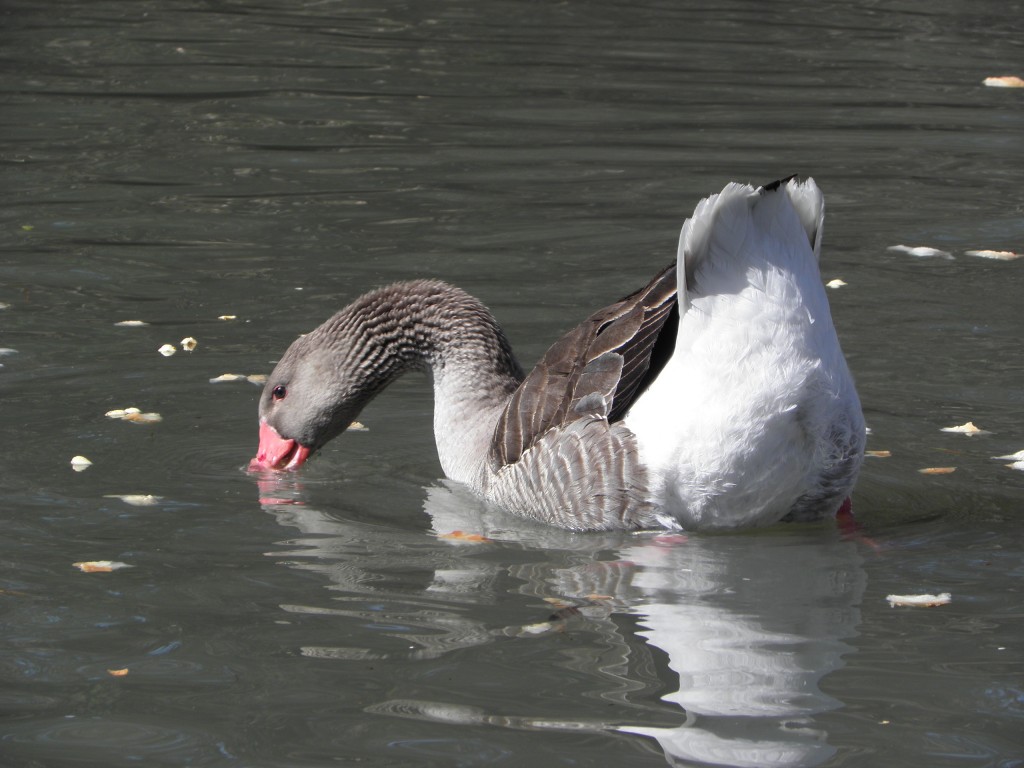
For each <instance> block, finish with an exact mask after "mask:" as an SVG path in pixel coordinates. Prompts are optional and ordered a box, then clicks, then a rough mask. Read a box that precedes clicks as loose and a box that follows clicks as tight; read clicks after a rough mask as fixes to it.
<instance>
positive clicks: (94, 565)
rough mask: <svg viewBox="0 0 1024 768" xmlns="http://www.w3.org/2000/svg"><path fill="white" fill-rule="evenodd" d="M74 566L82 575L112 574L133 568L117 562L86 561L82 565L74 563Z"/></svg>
mask: <svg viewBox="0 0 1024 768" xmlns="http://www.w3.org/2000/svg"><path fill="white" fill-rule="evenodd" d="M72 565H73V566H75V568H77V569H78V570H80V571H81V572H82V573H110V572H111V571H119V570H121V569H122V568H131V567H132V566H130V565H128V563H121V562H118V561H117V560H84V561H82V562H80V563H72Z"/></svg>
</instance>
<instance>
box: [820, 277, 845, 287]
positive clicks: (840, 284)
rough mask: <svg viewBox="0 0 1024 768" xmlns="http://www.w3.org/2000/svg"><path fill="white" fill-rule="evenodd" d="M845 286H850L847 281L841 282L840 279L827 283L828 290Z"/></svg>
mask: <svg viewBox="0 0 1024 768" xmlns="http://www.w3.org/2000/svg"><path fill="white" fill-rule="evenodd" d="M844 285H848V283H847V282H846V281H845V280H840V279H839V278H838V277H837V278H836V279H835V280H829V281H828V282H827V283H825V287H826V288H832V289H833V290H835V289H836V288H842V287H843V286H844Z"/></svg>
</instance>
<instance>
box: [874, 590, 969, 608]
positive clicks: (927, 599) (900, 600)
mask: <svg viewBox="0 0 1024 768" xmlns="http://www.w3.org/2000/svg"><path fill="white" fill-rule="evenodd" d="M885 599H886V600H888V601H889V605H890V606H892V607H893V608H895V607H896V606H898V605H901V606H907V607H911V608H934V607H935V606H938V605H948V604H949V602H950V601H951V600H952V599H953V596H952V595H950V594H949V592H941V593H939V594H937V595H886V596H885Z"/></svg>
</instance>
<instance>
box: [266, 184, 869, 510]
mask: <svg viewBox="0 0 1024 768" xmlns="http://www.w3.org/2000/svg"><path fill="white" fill-rule="evenodd" d="M823 218H824V202H823V199H822V195H821V192H820V190H819V189H818V187H817V186H816V185H815V183H814V181H813V180H811V179H806V180H798V179H796V178H791V179H787V180H784V181H780V182H775V183H774V184H769V185H766V186H764V187H761V188H759V189H755V188H753V187H750V186H747V185H741V184H729V185H728V186H726V187H725V189H724V190H723V191H722V192H721V193H720V194H718V195H714V196H712V197H709V198H707V199H705V200H702V201H701V202H700V204H699V205H697V207H696V209H695V211H694V213H693V216H692V217H691V218H689V219H687V220H686V222H685V223H684V224H683V228H682V232H681V234H680V238H679V247H678V252H677V258H676V261H675V263H673V264H671V265H669V266H668V267H666V268H665V269H663V270H662V271H661V272H659V273H658V274H657V275H656V276H655V277H654V279H653V280H651V282H650V283H649V284H648V285H647V286H645V287H644V288H642V289H641V290H639V291H637V292H635V293H633V294H631V295H629V296H627V297H626V298H624V299H622V300H621V301H617V302H615V303H614V304H612V305H610V306H608V307H605V308H604V309H601V310H599V311H598V312H595V313H594V314H593V315H591V316H590V317H589V318H587V319H586V320H585V321H584V322H583V323H581V324H580V325H579V326H577V327H576V328H574V329H573V330H571V331H569V332H568V333H566V334H565V335H564V336H562V338H560V339H559V340H558V341H557V342H555V343H554V344H553V345H552V346H551V348H550V349H549V350H548V351H547V352H546V353H545V355H544V356H543V357H542V358H541V360H540V362H539V363H537V365H536V367H535V368H534V369H533V370H532V371H531V372H530V373H529V374H528V375H525V376H524V373H523V370H522V368H521V367H520V366H519V363H518V362H517V361H516V358H515V356H514V355H513V353H512V349H511V346H510V345H509V342H508V340H507V338H506V337H505V334H504V332H503V331H502V330H501V327H500V326H499V325H498V323H497V321H496V320H495V319H494V317H493V315H492V314H491V312H490V311H489V310H488V309H487V307H485V306H484V305H483V304H482V303H481V302H480V301H478V300H477V299H475V298H473V297H472V296H470V295H469V294H467V293H465V292H464V291H462V290H460V289H458V288H456V287H454V286H451V285H448V284H446V283H443V282H440V281H436V280H414V281H410V282H401V283H395V284H393V285H389V286H386V287H383V288H380V289H377V290H375V291H371V292H370V293H367V294H365V295H363V296H360V297H359V298H358V299H356V300H355V301H353V302H352V303H351V304H350V305H349V306H347V307H345V308H344V309H342V310H341V311H340V312H338V313H337V314H336V315H334V316H333V317H331V318H330V319H329V320H327V322H325V323H324V324H323V325H321V326H320V327H319V328H317V329H316V330H314V331H312V332H311V333H308V334H306V335H304V336H301V337H300V338H298V339H296V340H295V342H294V343H293V344H292V345H291V346H290V347H289V348H288V350H287V352H285V354H284V356H283V357H282V358H281V360H280V362H279V363H278V364H277V367H276V368H275V369H274V372H273V373H272V374H271V375H270V378H269V379H268V381H267V384H266V387H265V389H264V391H263V395H262V398H261V400H260V409H259V410H260V445H259V450H258V453H257V455H256V458H254V459H253V460H252V462H251V464H250V468H251V469H254V470H268V469H295V468H296V467H298V466H299V465H301V464H302V463H303V462H304V461H305V460H306V459H307V458H308V457H309V455H310V454H311V453H313V452H314V451H316V450H317V449H318V448H320V447H321V446H322V445H324V443H326V442H327V441H328V440H330V439H331V438H333V437H335V436H337V435H338V434H340V433H341V432H343V431H344V430H345V429H346V427H347V426H348V425H349V424H350V423H351V422H352V421H353V420H354V419H355V418H356V417H357V416H358V415H359V412H360V411H361V410H362V409H363V407H364V406H365V405H366V404H367V403H368V402H369V401H370V400H371V399H373V398H374V397H375V396H376V395H377V394H378V393H379V392H380V391H381V390H383V389H384V388H385V387H386V386H387V385H388V384H390V383H391V382H392V381H394V380H395V379H396V378H397V377H398V376H400V375H401V374H403V373H405V372H406V371H409V370H415V369H420V370H426V371H428V372H430V373H431V374H432V379H433V386H434V400H435V405H434V435H435V439H436V443H437V450H438V455H439V457H440V460H441V467H442V469H443V470H444V473H445V475H447V476H448V477H449V478H451V479H453V480H456V481H458V482H461V483H465V484H467V485H468V486H469V487H471V488H472V489H473V490H474V491H475V492H476V493H477V494H479V495H480V496H481V497H483V498H484V499H486V500H488V501H490V502H493V503H495V504H497V505H499V506H501V507H503V508H505V509H507V510H510V511H512V512H514V513H516V514H519V515H523V516H525V517H528V518H533V519H535V520H540V521H543V522H546V523H550V524H552V525H557V526H561V527H564V528H571V529H577V530H595V529H617V528H624V529H632V528H649V527H658V526H664V527H670V528H679V527H681V528H684V529H716V528H718V529H721V528H739V527H749V526H757V525H769V524H772V523H775V522H778V521H780V520H783V519H798V520H800V519H816V518H820V517H825V516H830V515H834V514H835V513H836V511H837V510H838V509H839V508H840V507H841V506H842V505H843V504H844V502H845V501H846V500H847V498H848V496H849V494H850V492H851V490H852V488H853V485H854V482H855V480H856V477H857V474H858V471H859V469H860V465H861V461H862V458H863V453H864V432H865V430H864V419H863V416H862V413H861V407H860V402H859V400H858V397H857V392H856V389H855V387H854V383H853V379H852V377H851V375H850V372H849V370H848V368H847V365H846V361H845V359H844V357H843V354H842V350H841V349H840V346H839V340H838V338H837V336H836V332H835V328H834V326H833V324H832V317H831V313H830V310H829V304H828V299H827V298H826V295H825V289H824V286H823V285H822V281H821V276H820V273H819V270H818V258H819V254H820V248H821V233H822V223H823Z"/></svg>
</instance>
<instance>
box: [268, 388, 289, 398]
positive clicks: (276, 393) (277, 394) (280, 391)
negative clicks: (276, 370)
mask: <svg viewBox="0 0 1024 768" xmlns="http://www.w3.org/2000/svg"><path fill="white" fill-rule="evenodd" d="M287 394H288V389H287V388H286V387H285V386H284V384H278V385H277V386H276V387H274V389H273V390H271V392H270V396H271V397H273V398H274V399H275V400H284V397H285V395H287Z"/></svg>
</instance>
